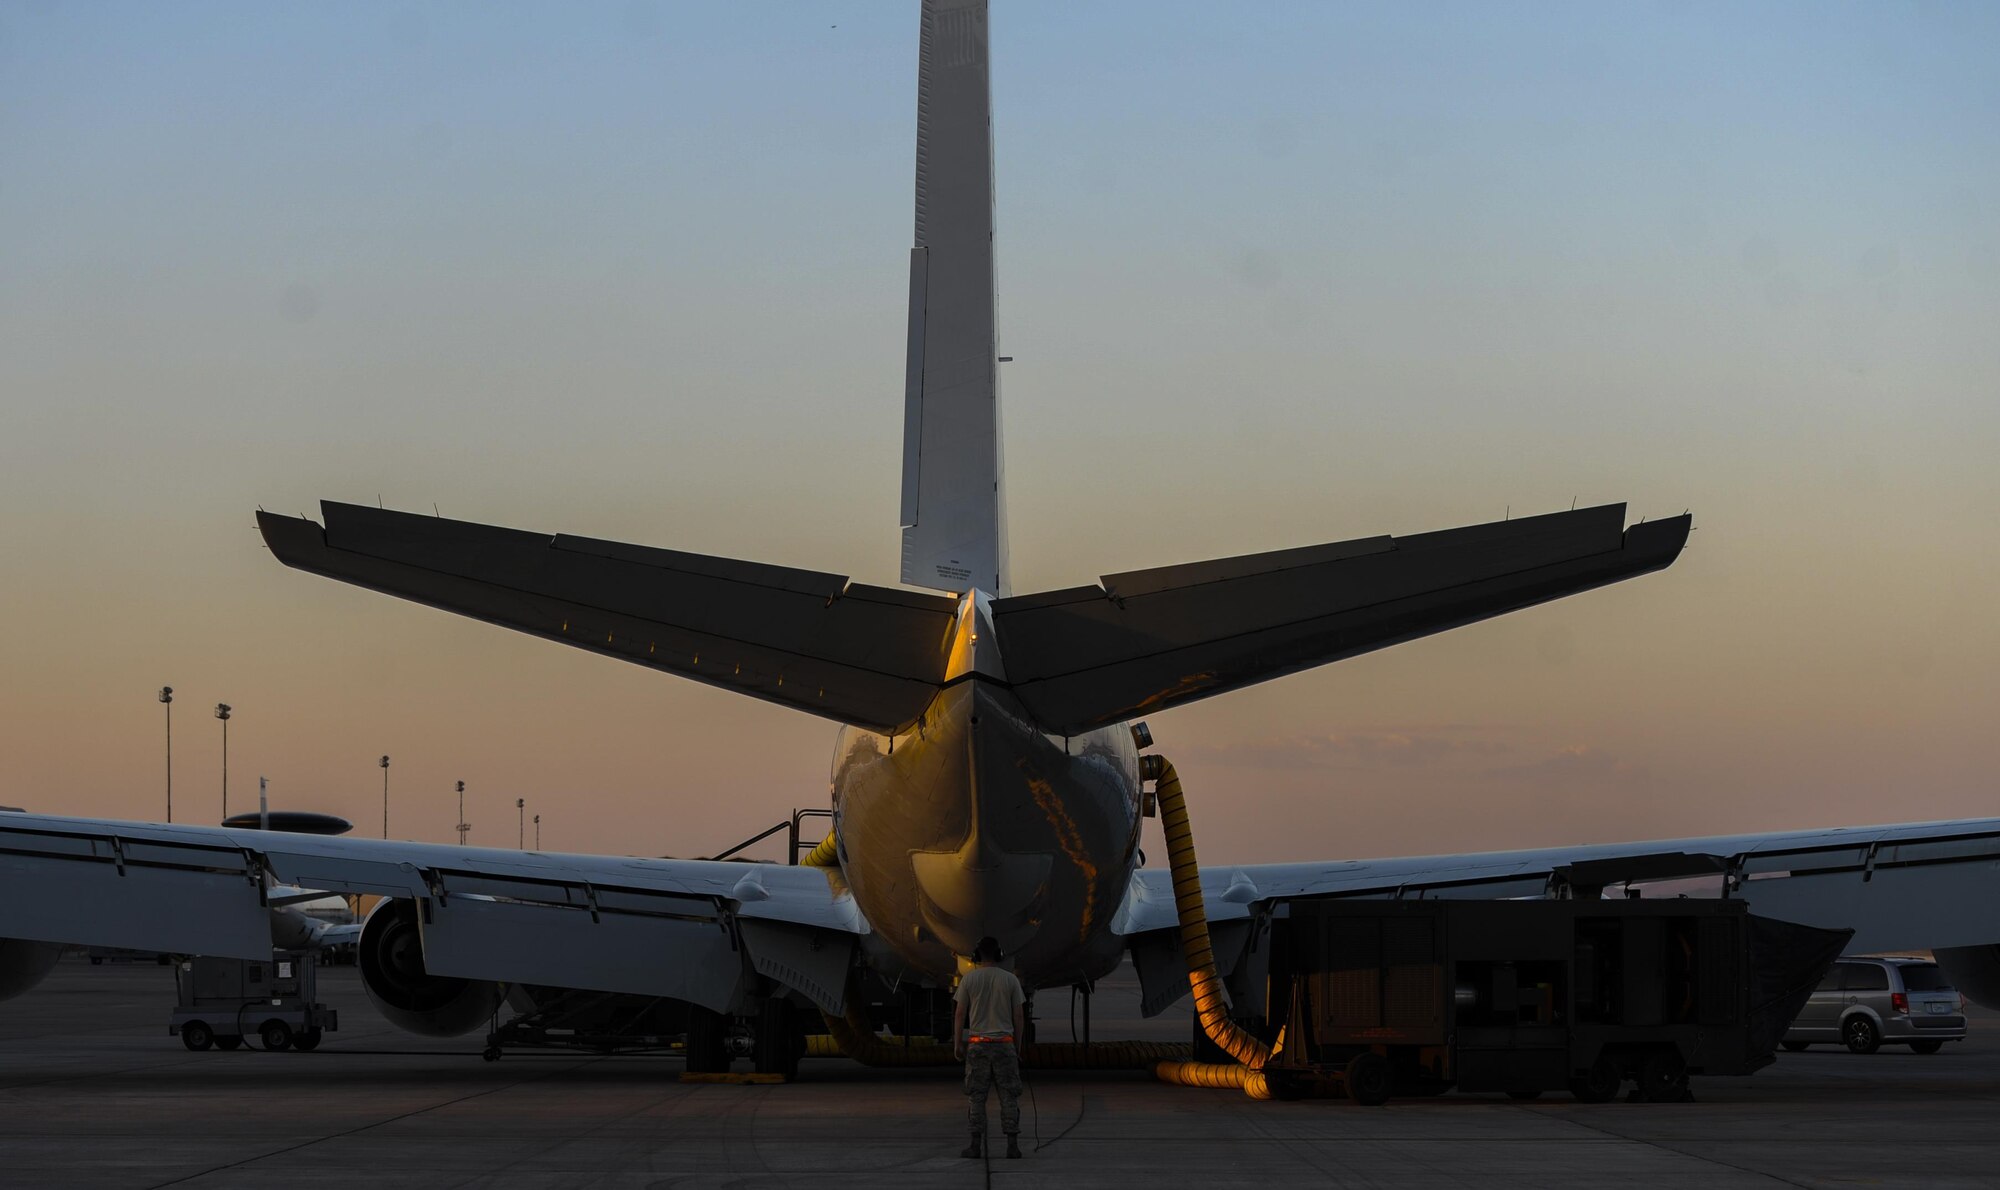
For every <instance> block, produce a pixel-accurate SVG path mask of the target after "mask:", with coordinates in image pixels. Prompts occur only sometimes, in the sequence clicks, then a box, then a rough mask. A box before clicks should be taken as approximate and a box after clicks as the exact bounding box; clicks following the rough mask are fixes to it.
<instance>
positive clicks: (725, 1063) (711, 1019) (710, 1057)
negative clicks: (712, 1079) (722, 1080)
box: [687, 1004, 729, 1074]
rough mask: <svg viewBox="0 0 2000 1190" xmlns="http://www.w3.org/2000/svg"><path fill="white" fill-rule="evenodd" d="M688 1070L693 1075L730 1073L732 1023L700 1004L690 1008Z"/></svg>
mask: <svg viewBox="0 0 2000 1190" xmlns="http://www.w3.org/2000/svg"><path fill="white" fill-rule="evenodd" d="M687 1068H688V1073H689V1074H727V1073H728V1072H729V1022H728V1020H727V1019H725V1018H724V1017H723V1015H722V1014H721V1013H719V1012H717V1011H715V1010H714V1009H712V1008H703V1007H702V1006H701V1005H699V1004H690V1005H688V1025H687Z"/></svg>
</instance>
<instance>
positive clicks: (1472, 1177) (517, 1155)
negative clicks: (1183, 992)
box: [0, 959, 2000, 1190]
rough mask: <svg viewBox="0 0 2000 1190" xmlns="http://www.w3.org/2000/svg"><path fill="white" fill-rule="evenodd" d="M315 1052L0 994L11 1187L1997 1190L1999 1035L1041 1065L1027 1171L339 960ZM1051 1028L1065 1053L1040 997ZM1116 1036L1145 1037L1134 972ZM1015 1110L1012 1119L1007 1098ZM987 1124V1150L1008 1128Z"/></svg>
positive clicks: (1115, 992)
mask: <svg viewBox="0 0 2000 1190" xmlns="http://www.w3.org/2000/svg"><path fill="white" fill-rule="evenodd" d="M320 993H321V998H322V999H324V1000H326V1001H327V1002H329V1003H331V1004H332V1005H333V1006H334V1007H336V1008H338V1009H339V1011H340V1016H341V1025H342V1028H341V1030H340V1031H339V1032H338V1033H333V1034H330V1035H328V1037H327V1039H326V1042H325V1044H324V1045H323V1046H322V1047H321V1048H320V1050H319V1051H318V1052H316V1053H312V1054H297V1053H278V1054H273V1053H266V1052H264V1051H262V1050H259V1049H256V1048H253V1047H245V1048H244V1049H243V1050H239V1051H237V1052H235V1053H222V1052H217V1051H211V1052H207V1053H190V1052H188V1051H187V1050H186V1049H184V1048H183V1047H182V1046H181V1044H180V1042H179V1040H177V1039H176V1038H173V1037H170V1036H168V1035H167V1031H166V1021H167V1015H168V1012H169V1010H170V1009H171V1008H172V1005H173V981H172V972H171V971H170V970H169V969H168V968H165V967H157V966H151V965H127V964H106V965H104V966H102V967H93V966H90V965H88V964H86V963H84V962H83V961H82V960H80V959H75V960H65V961H64V962H63V963H62V964H61V965H60V966H59V967H58V969H57V970H56V972H55V973H54V974H53V975H51V976H50V977H49V979H48V980H47V981H45V982H44V983H43V984H42V985H41V986H40V987H38V988H36V989H35V990H34V991H31V992H29V993H27V994H26V995H24V996H21V997H19V998H18V999H15V1000H11V1001H8V1002H6V1003H4V1004H0V1187H7V1188H9V1190H11V1188H13V1187H43V1186H51V1187H53V1186H62V1187H86V1188H98V1187H102V1188H107V1190H109V1188H114V1187H115V1188H119V1190H125V1188H138V1187H149V1188H150V1187H166V1186H176V1187H204V1188H221V1187H242V1188H246V1190H247V1188H251V1187H255V1188H256V1190H292V1188H296V1187H322V1186H339V1187H366V1188H367V1190H400V1188H404V1187H408V1188H410V1190H417V1188H422V1190H443V1188H447V1187H485V1188H495V1190H497V1188H501V1187H538V1188H539V1187H592V1188H594V1190H637V1188H640V1187H662V1188H663V1187H676V1188H688V1190H696V1188H701V1187H752V1186H797V1187H802V1188H803V1187H814V1188H825V1187H847V1186H855V1187H859V1186H868V1187H884V1186H887V1187H898V1188H900V1187H925V1186H952V1187H970V1186H1010V1187H1032V1186H1062V1187H1099V1186H1121V1187H1122V1186H1135V1185H1151V1186H1160V1187H1164V1186H1202V1187H1209V1186H1252V1185H1254V1186H1260V1187H1270V1186H1285V1185H1297V1186H1366V1187H1380V1186H1397V1187H1403V1186H1407V1187H1433V1186H1440V1187H1443V1186H1449V1187H1461V1186H1478V1187H1511V1186H1522V1187H1535V1188H1537V1190H1544V1188H1546V1187H1550V1186H1582V1185H1587V1184H1588V1185H1619V1186H1674V1187H1683V1186H1700V1187H1702V1188H1703V1190H1729V1188H1734V1187H1769V1186H1810V1187H1836V1186H1839V1187H1849V1186H1857V1185H1863V1186H1926V1187H1961V1186H1963V1187H1975V1186H1977V1187H1996V1186H2000V1128H1997V1127H1996V1126H1995V1121H1996V1118H2000V1018H1996V1017H1995V1016H1994V1015H1992V1014H1977V1015H1975V1018H1974V1021H1973V1026H1972V1027H1973V1032H1972V1035H1971V1036H1970V1037H1969V1038H1968V1039H1967V1040H1966V1041H1964V1042H1961V1043H1956V1044H1953V1045H1949V1046H1947V1047H1946V1048H1945V1050H1944V1052H1943V1053H1942V1054H1939V1055H1936V1056H1931V1057H1924V1056H1918V1055H1914V1054H1911V1053H1910V1052H1909V1051H1908V1050H1907V1049H1886V1048H1885V1049H1884V1050H1883V1051H1882V1052H1880V1053H1878V1054H1875V1055H1872V1056H1868V1057H1859V1056H1855V1055H1851V1054H1848V1053H1846V1052H1844V1051H1839V1050H1836V1049H1834V1048H1832V1047H1825V1048H1815V1049H1813V1050H1809V1051H1807V1052H1806V1053H1803V1054H1781V1055H1780V1056H1779V1060H1778V1062H1777V1064H1776V1065H1775V1066H1772V1067H1770V1068H1768V1069H1766V1070H1763V1071H1761V1072H1759V1073H1758V1074H1756V1075H1754V1076H1752V1077H1749V1078H1710V1079H1696V1080H1695V1082H1694V1093H1695V1096H1696V1099H1697V1101H1696V1102H1694V1103H1686V1104H1662V1105H1655V1104H1636V1103H1624V1102H1619V1103H1612V1104H1602V1105H1595V1106H1593V1105H1585V1104H1579V1103H1575V1102H1572V1101H1570V1100H1569V1099H1568V1098H1567V1097H1564V1096H1554V1095H1552V1096H1547V1097H1545V1098H1543V1099H1541V1100H1537V1101H1534V1102H1529V1103H1519V1102H1515V1101H1512V1100H1509V1099H1506V1098H1504V1097H1499V1096H1484V1095H1479V1096H1475V1095H1448V1096H1444V1097H1441V1098H1438V1099H1425V1100H1410V1101H1401V1100H1399V1101H1396V1102H1393V1103H1391V1104H1390V1105H1389V1106H1387V1107H1381V1108H1364V1107H1356V1106H1353V1105H1351V1104H1348V1103H1346V1102H1345V1101H1307V1102H1300V1103H1272V1102H1256V1101H1253V1100H1250V1099H1247V1098H1245V1097H1244V1096H1243V1095H1241V1094H1240V1093H1238V1092H1234V1091H1204V1090H1190V1089H1186V1088H1180V1087H1169V1086H1165V1085H1162V1084H1159V1083H1155V1082H1153V1081H1151V1080H1150V1079H1149V1078H1147V1077H1145V1076H1143V1075H1136V1074H1134V1075H1127V1074H1113V1075H1104V1074H1096V1075H1086V1074H1075V1073H1054V1072H1050V1073H1040V1074H1034V1073H1031V1074H1030V1076H1029V1080H1030V1081H1029V1087H1030V1090H1031V1091H1032V1099H1031V1100H1030V1101H1029V1102H1027V1103H1024V1105H1023V1110H1024V1136H1023V1142H1024V1144H1023V1147H1024V1148H1026V1149H1027V1150H1028V1155H1027V1157H1026V1158H1025V1159H1023V1160H1020V1161H1008V1160H1004V1159H999V1158H995V1159H991V1160H965V1159H963V1158H960V1157H959V1156H958V1155H957V1153H958V1150H959V1148H960V1147H961V1146H963V1145H964V1143H965V1120H964V1106H963V1104H964V1101H963V1099H962V1097H961V1096H960V1094H959V1090H958V1086H957V1083H956V1075H955V1072H953V1071H950V1070H941V1071H934V1072H933V1071H920V1072H908V1071H880V1070H871V1069H867V1068H864V1067H861V1066H858V1065H856V1064H854V1063H852V1062H848V1061H846V1060H844V1059H808V1060H807V1061H806V1063H805V1066H804V1069H803V1071H802V1073H801V1077H800V1080H799V1081H798V1082H796V1083H792V1084H789V1085H784V1086H713V1085H700V1086H698V1085H685V1084H682V1083H680V1082H679V1081H678V1075H679V1073H680V1069H681V1063H680V1062H679V1060H678V1059H675V1058H671V1057H623V1056H619V1057H600V1056H596V1055H581V1054H570V1053H509V1054H508V1055H507V1056H506V1057H504V1058H503V1059H501V1060H500V1061H498V1062H485V1061H482V1060H481V1059H480V1057H479V1049H480V1048H481V1045H482V1038H481V1036H480V1035H478V1034H474V1035H471V1036H467V1037H462V1038H454V1039H446V1040H437V1039H427V1038H419V1037H414V1036H411V1035H409V1034H406V1033H402V1032H400V1031H398V1030H396V1029H395V1028H393V1027H392V1026H390V1025H388V1024H387V1023H386V1022H385V1021H383V1020H382V1019H381V1018H380V1017H379V1016H378V1015H376V1014H375V1013H374V1012H373V1011H372V1009H371V1008H370V1006H369V1003H368V1000H367V997H366V996H365V995H364V994H363V993H362V991H361V988H360V985H359V983H358V981H357V979H356V977H355V974H354V972H353V971H352V969H346V968H336V969H330V970H324V971H322V972H321V977H320ZM1039 1007H1040V1011H1041V1015H1042V1028H1043V1030H1044V1032H1043V1036H1044V1037H1049V1038H1052V1039H1054V1038H1060V1037H1066V1036H1067V1034H1068V1027H1067V1020H1066V1016H1067V1012H1068V996H1067V995H1056V996H1049V995H1048V994H1046V993H1045V994H1044V996H1043V998H1042V1003H1041V1004H1040V1006H1039ZM1093 1017H1094V1028H1093V1032H1094V1034H1095V1036H1096V1037H1097V1038H1099V1039H1110V1038H1117V1037H1140V1036H1144V1037H1154V1038H1160V1037H1168V1038H1176V1039H1178V1038H1182V1037H1185V1036H1186V1030H1187V1027H1188V1025H1187V1017H1186V1014H1185V1010H1184V1007H1183V1008H1182V1009H1180V1010H1177V1011H1176V1012H1175V1013H1173V1014H1170V1015H1169V1016H1168V1017H1165V1018H1163V1019H1160V1020H1155V1021H1146V1022H1141V1021H1139V1020H1138V1019H1137V1015H1136V996H1135V993H1134V990H1133V987H1132V985H1131V983H1130V981H1129V979H1121V978H1114V979H1113V980H1110V981H1107V983H1106V985H1105V986H1104V988H1103V989H1102V990H1101V991H1100V994H1099V996H1098V998H1097V1001H1096V1009H1095V1011H1094V1013H1093ZM994 1110H996V1112H997V1104H996V1107H995V1109H994ZM997 1131H998V1126H997V1120H996V1125H995V1132H996V1133H997Z"/></svg>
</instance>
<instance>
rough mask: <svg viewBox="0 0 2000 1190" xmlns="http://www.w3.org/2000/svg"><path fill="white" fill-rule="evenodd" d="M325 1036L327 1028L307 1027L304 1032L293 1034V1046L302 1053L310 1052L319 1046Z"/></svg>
mask: <svg viewBox="0 0 2000 1190" xmlns="http://www.w3.org/2000/svg"><path fill="white" fill-rule="evenodd" d="M325 1037H326V1030H324V1029H307V1030H306V1031H305V1032H303V1033H295V1034H293V1035H292V1048H293V1049H295V1050H297V1051H299V1052H300V1053H302V1054H309V1053H312V1052H313V1051H314V1050H316V1049H318V1048H319V1043H320V1042H321V1041H322V1040H324V1039H325Z"/></svg>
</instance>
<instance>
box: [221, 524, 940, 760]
mask: <svg viewBox="0 0 2000 1190" xmlns="http://www.w3.org/2000/svg"><path fill="white" fill-rule="evenodd" d="M320 508H321V512H322V515H324V516H325V517H326V525H325V527H323V528H322V527H321V526H320V525H319V524H317V523H315V522H313V521H310V520H307V519H305V518H303V517H285V516H278V515H275V514H272V513H267V512H259V513H258V514H257V524H258V527H259V528H260V529H261V530H262V531H263V534H264V540H265V542H266V543H268V544H269V545H270V547H271V552H272V553H274V554H276V555H277V556H278V559H279V561H282V562H283V563H285V564H286V565H287V566H294V567H297V568H298V569H300V570H309V571H311V572H313V573H314V574H320V575H325V576H326V577H328V578H336V579H340V580H341V581H343V582H349V583H354V584H356V585H357V586H362V587H368V588H371V589H373V590H377V591H382V592H386V593H387V594H390V595H398V596H401V597H403V598H405V599H410V600H414V601H416V602H418V603H427V604H429V605H431V606H432V607H440V608H443V609H445V610H446V611H453V612H457V613H459V614H460V615H465V616H471V617H473V618H474V619H479V620H485V621H487V622H488V623H491V624H499V625H501V626H502V627H506V628H513V629H517V630H519V631H521V632H528V633H532V634H534V635H536V636H540V637H546V638H547V639H549V640H555V641H561V642H562V643H564V644H568V645H575V646H576V647H578V648H583V649H589V650H591V651H593V652H597V653H603V654H605V655H607V656H611V657H617V658H619V659H621V660H625V661H632V662H636V663H638V664H640V665H646V666H650V667H652V668H654V669H662V670H666V671H668V672H670V673H676V674H680V675H681V676H683V677H688V678H693V679H694V680H696V681H698V682H706V683H708V684H710V685H713V686H721V687H724V688H726V689H729V690H734V691H736V692H737V693H739V694H748V695H751V696H752V697H755V698H761V699H765V700H766V701H769V702H775V703H782V704H783V705H785V706H788V707H794V708H796V709H798V710H802V711H809V712H811V713H813V714H815V715H823V716H825V717H827V718H829V719H835V720H838V721H839V722H842V723H853V724H857V725H859V726H862V727H869V728H874V729H877V730H894V729H897V728H901V727H905V726H907V725H908V724H909V723H911V722H913V721H914V720H915V719H916V718H917V716H918V715H920V714H921V713H922V712H923V709H924V707H925V706H926V705H927V704H928V703H929V702H930V700H931V697H932V695H933V694H934V693H935V692H936V688H937V684H938V683H939V682H940V681H941V680H942V679H943V672H944V658H945V654H946V646H947V644H948V642H949V638H950V634H951V630H952V626H953V611H954V609H955V607H956V604H955V602H954V601H953V600H952V599H950V598H949V597H946V596H940V595H926V594H919V593H916V592H911V591H899V590H894V589H891V588H887V587H871V586H867V585H865V584H861V583H850V582H848V581H847V579H846V578H844V577H842V576H840V575H832V574H820V573H817V572H814V571H809V570H793V569H788V568H786V567H782V566H766V565H762V564H759V563H755V562H739V561H736V560H734V559H729V558H711V557H706V556H703V555H700V554H687V553H681V552H678V551H675V550H663V549H651V548H648V547H645V546H636V545H622V544H620V543H618V542H611V541H597V540H593V539H591V538H587V537H570V536H566V535H561V534H558V535H554V536H551V535H549V534H546V533H527V532H522V531H521V530H518V529H502V528H496V527H494V526H491V525H477V524H472V523H469V522H466V521H452V520H446V519H444V518H442V517H427V516H421V515H417V514H413V513H406V512H389V511H385V510H382V509H375V508H364V507H361V506H359V505H354V504H336V503H332V502H326V503H322V504H321V505H320Z"/></svg>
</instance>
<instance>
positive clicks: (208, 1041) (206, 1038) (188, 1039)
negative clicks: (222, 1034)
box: [181, 1021, 215, 1053]
mask: <svg viewBox="0 0 2000 1190" xmlns="http://www.w3.org/2000/svg"><path fill="white" fill-rule="evenodd" d="M181 1044H182V1045H184V1046H186V1047H188V1048H189V1049H191V1050H193V1051H194V1052H195V1053H200V1052H201V1051H203V1050H205V1049H207V1048H208V1047H209V1046H211V1045H214V1044H215V1030H213V1029H211V1028H209V1027H208V1026H207V1025H206V1024H204V1023H202V1022H201V1021H189V1022H188V1023H187V1024H185V1025H182V1026H181Z"/></svg>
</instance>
